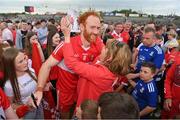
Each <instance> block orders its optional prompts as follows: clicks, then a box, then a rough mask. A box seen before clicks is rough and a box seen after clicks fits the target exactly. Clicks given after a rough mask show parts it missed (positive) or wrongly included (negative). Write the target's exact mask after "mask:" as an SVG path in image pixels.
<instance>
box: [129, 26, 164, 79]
mask: <svg viewBox="0 0 180 120" xmlns="http://www.w3.org/2000/svg"><path fill="white" fill-rule="evenodd" d="M154 40H155V29H154V28H152V27H146V28H145V29H144V33H143V38H142V44H140V45H139V46H138V53H137V54H136V55H133V59H134V60H136V62H135V63H134V65H133V66H135V67H134V69H135V73H130V74H128V75H127V77H128V79H134V78H138V77H139V71H140V68H141V65H142V63H143V62H152V63H154V65H155V66H156V74H157V73H158V72H159V70H160V68H161V66H162V63H163V60H164V52H163V50H162V49H161V48H160V47H159V46H158V45H156V44H155V42H154Z"/></svg>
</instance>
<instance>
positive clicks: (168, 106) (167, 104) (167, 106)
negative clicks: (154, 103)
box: [164, 98, 172, 111]
mask: <svg viewBox="0 0 180 120" xmlns="http://www.w3.org/2000/svg"><path fill="white" fill-rule="evenodd" d="M171 106H172V99H169V98H168V99H166V100H165V101H164V109H165V110H167V111H170V110H171Z"/></svg>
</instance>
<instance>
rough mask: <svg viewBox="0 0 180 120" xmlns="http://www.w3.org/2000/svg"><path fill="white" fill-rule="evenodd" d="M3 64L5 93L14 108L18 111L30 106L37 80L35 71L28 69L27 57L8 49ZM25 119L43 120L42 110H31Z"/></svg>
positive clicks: (39, 108) (4, 54)
mask: <svg viewBox="0 0 180 120" xmlns="http://www.w3.org/2000/svg"><path fill="white" fill-rule="evenodd" d="M2 62H3V68H4V81H3V83H4V91H5V93H6V95H7V96H8V98H9V100H10V102H11V104H12V107H13V108H14V109H15V110H16V109H17V108H18V107H20V106H21V105H28V104H29V103H30V96H31V94H33V93H34V92H35V90H36V85H37V83H36V82H37V79H36V76H35V73H34V70H33V69H31V68H29V67H28V59H27V56H26V55H25V54H24V53H23V52H20V51H19V50H18V49H16V48H8V49H6V50H5V51H4V52H3V54H2ZM24 118H31V119H37V118H39V119H40V118H43V111H42V108H41V107H38V108H37V109H30V111H29V112H27V113H26V115H25V116H24Z"/></svg>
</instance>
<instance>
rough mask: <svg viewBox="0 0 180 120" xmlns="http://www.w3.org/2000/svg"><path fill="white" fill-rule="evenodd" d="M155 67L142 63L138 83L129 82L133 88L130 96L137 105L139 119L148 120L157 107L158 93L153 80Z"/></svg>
mask: <svg viewBox="0 0 180 120" xmlns="http://www.w3.org/2000/svg"><path fill="white" fill-rule="evenodd" d="M155 72H156V67H155V65H154V64H153V63H152V62H144V63H142V65H141V70H140V79H139V80H138V82H137V83H136V82H134V81H133V80H129V83H130V84H131V85H132V86H133V87H134V90H133V92H132V96H133V97H134V98H135V100H136V101H137V103H138V106H139V109H140V117H141V118H149V115H150V113H152V112H153V111H154V110H155V109H156V107H157V102H158V101H157V100H158V91H157V88H156V83H155V80H154V79H153V77H154V75H155Z"/></svg>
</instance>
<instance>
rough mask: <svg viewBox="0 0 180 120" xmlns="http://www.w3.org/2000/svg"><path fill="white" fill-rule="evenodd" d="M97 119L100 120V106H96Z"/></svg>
mask: <svg viewBox="0 0 180 120" xmlns="http://www.w3.org/2000/svg"><path fill="white" fill-rule="evenodd" d="M97 119H98V120H101V107H98V114H97Z"/></svg>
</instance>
